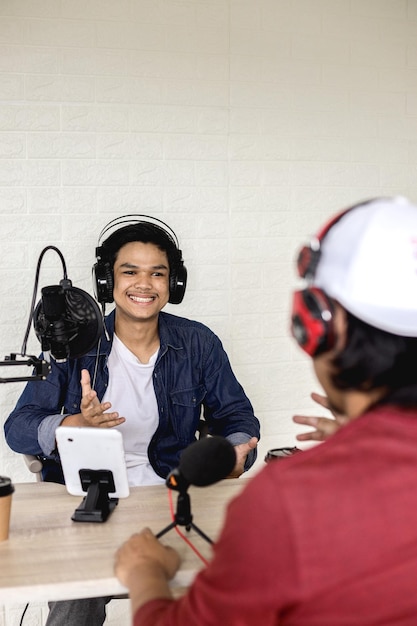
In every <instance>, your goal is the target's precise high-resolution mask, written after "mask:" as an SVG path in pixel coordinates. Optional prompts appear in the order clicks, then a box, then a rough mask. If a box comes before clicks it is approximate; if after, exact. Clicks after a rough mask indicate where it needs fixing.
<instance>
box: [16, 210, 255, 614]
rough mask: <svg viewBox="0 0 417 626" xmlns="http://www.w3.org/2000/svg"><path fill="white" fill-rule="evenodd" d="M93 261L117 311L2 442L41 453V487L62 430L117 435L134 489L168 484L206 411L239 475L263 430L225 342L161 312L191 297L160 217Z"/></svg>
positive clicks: (33, 398) (123, 230)
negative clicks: (224, 440) (100, 430)
mask: <svg viewBox="0 0 417 626" xmlns="http://www.w3.org/2000/svg"><path fill="white" fill-rule="evenodd" d="M109 230H110V231H113V232H111V234H110V235H108V237H107V238H106V239H105V240H104V241H103V242H101V240H102V237H103V236H104V235H105V234H107V233H108V231H109ZM96 257H97V260H96V263H95V265H94V267H93V280H94V289H95V293H96V297H97V300H98V301H99V302H100V303H101V304H102V306H103V312H104V307H105V305H106V303H112V302H113V301H114V304H115V308H114V310H113V311H112V312H111V313H110V314H109V315H107V316H106V317H105V318H104V325H105V331H104V333H103V336H102V338H101V340H100V341H99V344H98V346H96V347H95V348H94V349H93V350H91V351H90V352H89V353H88V354H86V355H85V356H81V357H79V358H76V359H71V358H69V359H67V360H66V361H65V362H63V363H58V362H56V361H52V363H51V365H52V371H51V373H50V375H49V376H48V377H47V378H46V380H45V381H42V382H29V383H28V384H27V386H26V387H25V389H24V391H23V393H22V395H21V397H20V399H19V400H18V402H17V405H16V407H15V409H14V411H13V412H12V413H11V414H10V416H9V417H8V419H7V421H6V423H5V433H6V440H7V443H8V444H9V446H10V447H11V448H12V449H13V450H15V451H17V452H21V453H25V454H35V455H40V456H41V457H42V458H43V460H44V468H45V469H44V480H52V481H57V480H58V481H59V480H61V481H62V475H61V471H60V465H59V456H58V453H57V450H56V442H55V430H56V428H57V427H58V426H60V425H68V426H81V427H83V426H86V427H97V428H117V429H119V430H120V431H121V432H122V434H123V443H124V448H125V455H126V462H127V471H128V478H129V483H130V484H131V485H146V484H157V483H164V482H165V478H166V476H167V475H168V474H169V472H170V471H172V470H173V469H175V468H176V467H177V466H178V464H179V459H180V455H181V452H182V451H183V450H184V449H185V448H186V447H187V446H188V445H189V444H191V443H192V442H193V441H195V439H196V432H197V430H198V428H199V422H200V417H201V413H202V412H203V413H204V418H205V422H206V424H207V428H208V431H209V433H210V434H214V435H221V436H223V437H226V438H227V439H228V440H229V441H230V442H231V443H232V444H233V445H234V446H235V450H236V466H235V468H234V470H233V472H232V475H231V476H232V477H238V476H239V475H240V474H242V473H243V472H244V471H245V470H247V469H248V468H249V467H250V466H251V465H252V464H253V462H254V461H255V458H256V446H257V441H258V438H259V422H258V420H257V418H256V417H255V415H254V413H253V408H252V405H251V403H250V401H249V399H248V398H247V396H246V395H245V393H244V391H243V389H242V387H241V385H240V384H239V382H238V381H237V379H236V377H235V375H234V373H233V371H232V368H231V366H230V362H229V359H228V357H227V355H226V353H225V351H224V349H223V347H222V344H221V342H220V340H219V338H218V337H217V336H216V335H215V334H214V333H213V332H212V331H211V330H210V329H209V328H207V327H206V326H204V325H203V324H201V323H199V322H195V321H192V320H188V319H185V318H182V317H178V316H175V315H171V314H169V313H166V312H163V311H162V309H163V308H164V307H165V305H166V304H167V303H168V302H170V303H172V304H179V303H180V302H181V301H182V299H183V297H184V293H185V288H186V282H187V271H186V268H185V265H184V263H183V259H182V252H181V250H180V249H179V246H178V240H177V238H176V235H175V233H174V232H173V231H172V230H171V229H170V228H169V226H167V225H166V224H165V223H164V222H162V221H160V220H157V219H156V218H149V217H148V216H123V217H122V218H119V219H117V220H113V221H112V222H110V223H109V224H108V225H107V226H106V227H105V228H104V229H103V231H102V233H101V235H100V237H99V245H98V247H97V250H96ZM105 601H106V600H105V599H93V600H91V601H90V600H80V601H78V600H77V601H74V602H64V603H62V602H58V603H54V604H53V605H52V606H51V611H50V616H49V618H48V622H47V624H48V626H51V625H52V624H59V623H65V624H66V625H67V626H68V624H74V625H75V624H76V625H77V626H82V625H83V624H85V626H95V625H96V624H102V623H103V621H104V619H105V609H104V603H105Z"/></svg>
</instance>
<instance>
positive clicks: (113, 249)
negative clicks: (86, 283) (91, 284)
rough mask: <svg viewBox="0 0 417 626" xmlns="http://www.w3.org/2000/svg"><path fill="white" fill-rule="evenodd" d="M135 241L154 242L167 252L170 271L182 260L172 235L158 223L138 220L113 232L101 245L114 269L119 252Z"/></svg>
mask: <svg viewBox="0 0 417 626" xmlns="http://www.w3.org/2000/svg"><path fill="white" fill-rule="evenodd" d="M133 241H141V242H142V243H152V244H154V245H155V246H157V247H158V248H159V249H160V250H162V251H163V252H165V253H166V255H167V257H168V264H169V270H170V273H172V272H174V271H175V270H176V269H177V268H178V266H179V265H180V263H181V261H182V253H181V250H179V248H178V246H177V243H176V241H175V240H174V238H173V237H171V235H170V234H169V233H168V232H167V231H166V230H164V229H163V228H161V227H160V226H157V225H156V224H152V223H150V222H138V223H137V224H129V225H128V226H123V227H122V228H119V229H118V230H116V231H115V232H114V233H112V234H111V235H110V236H109V237H107V239H106V240H105V241H103V243H102V245H101V251H102V253H103V254H105V256H106V260H107V261H108V262H109V263H110V265H111V268H112V269H113V266H114V262H115V260H116V257H117V254H118V252H119V250H120V248H122V247H123V246H124V245H126V244H127V243H131V242H133Z"/></svg>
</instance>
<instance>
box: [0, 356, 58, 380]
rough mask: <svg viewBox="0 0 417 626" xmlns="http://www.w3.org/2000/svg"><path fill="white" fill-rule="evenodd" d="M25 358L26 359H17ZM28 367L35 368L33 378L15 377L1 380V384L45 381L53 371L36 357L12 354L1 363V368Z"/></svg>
mask: <svg viewBox="0 0 417 626" xmlns="http://www.w3.org/2000/svg"><path fill="white" fill-rule="evenodd" d="M17 356H19V357H22V356H25V357H26V358H25V359H17V358H16V357H17ZM13 365H28V366H32V367H33V368H34V373H33V374H32V375H31V376H14V377H10V378H0V383H15V382H28V381H32V380H45V379H46V377H47V376H48V374H49V372H50V371H51V366H50V364H49V363H47V362H46V361H45V360H43V359H39V358H38V357H36V356H30V355H22V354H16V353H15V352H12V353H11V354H10V355H9V356H7V355H6V356H5V357H4V361H0V367H1V366H13Z"/></svg>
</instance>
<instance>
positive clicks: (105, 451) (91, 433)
mask: <svg viewBox="0 0 417 626" xmlns="http://www.w3.org/2000/svg"><path fill="white" fill-rule="evenodd" d="M55 437H56V442H57V446H58V452H59V456H60V458H61V464H62V471H63V473H64V479H65V485H66V488H67V491H68V493H70V494H71V495H73V496H85V494H86V493H87V492H86V490H84V489H83V487H82V483H81V477H80V471H81V470H103V471H110V472H111V473H112V475H113V480H114V486H115V490H114V491H110V492H109V496H111V497H112V498H127V496H128V495H129V483H128V480H127V469H126V461H125V453H124V448H123V437H122V434H121V433H120V432H119V431H118V430H114V429H112V428H88V427H78V426H59V427H58V428H57V429H56V431H55Z"/></svg>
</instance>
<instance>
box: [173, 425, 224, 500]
mask: <svg viewBox="0 0 417 626" xmlns="http://www.w3.org/2000/svg"><path fill="white" fill-rule="evenodd" d="M235 465H236V452H235V449H234V447H233V445H232V444H231V443H230V441H228V440H227V439H225V438H224V437H219V436H212V437H203V439H199V440H198V441H195V442H194V443H192V444H191V445H189V446H188V447H187V448H186V449H185V450H184V451H183V453H182V454H181V457H180V462H179V465H178V467H177V468H176V469H174V470H173V471H172V472H170V474H168V477H167V479H166V485H167V487H169V488H170V489H174V490H176V491H186V490H187V489H188V487H189V486H190V485H195V486H197V487H206V486H208V485H212V484H213V483H216V482H218V481H219V480H222V479H223V478H226V476H228V475H229V474H230V473H231V472H232V470H233V468H234V467H235Z"/></svg>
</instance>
